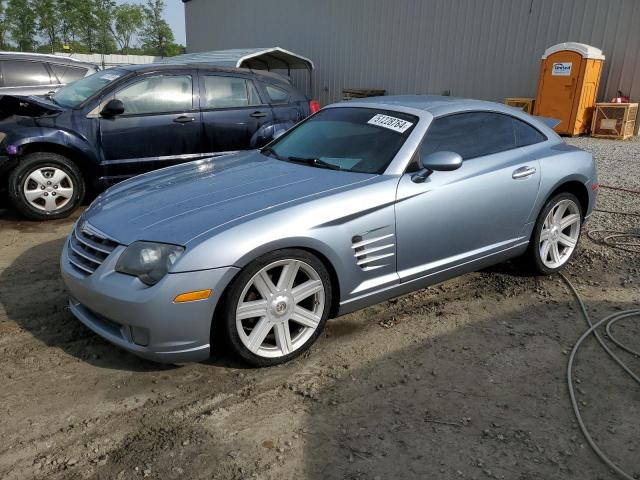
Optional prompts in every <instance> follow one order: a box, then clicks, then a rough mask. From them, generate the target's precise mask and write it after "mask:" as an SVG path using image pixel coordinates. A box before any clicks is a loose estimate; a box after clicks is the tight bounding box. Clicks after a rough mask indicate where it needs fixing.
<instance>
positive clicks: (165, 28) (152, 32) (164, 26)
mask: <svg viewBox="0 0 640 480" xmlns="http://www.w3.org/2000/svg"><path fill="white" fill-rule="evenodd" d="M164 5H165V3H164V0H147V3H146V4H145V5H143V6H142V9H143V12H144V27H143V28H142V32H141V38H142V45H143V48H144V50H146V51H148V52H149V53H152V54H155V55H160V56H163V57H167V56H170V55H171V53H172V51H171V50H172V45H174V43H173V32H172V31H171V27H169V24H168V23H167V22H166V21H165V20H164V19H163V18H162V11H163V10H164Z"/></svg>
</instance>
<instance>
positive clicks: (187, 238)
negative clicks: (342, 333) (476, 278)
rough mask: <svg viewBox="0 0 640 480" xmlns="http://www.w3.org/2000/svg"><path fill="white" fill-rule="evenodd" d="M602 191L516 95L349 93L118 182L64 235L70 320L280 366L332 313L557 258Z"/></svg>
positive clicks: (160, 351)
mask: <svg viewBox="0 0 640 480" xmlns="http://www.w3.org/2000/svg"><path fill="white" fill-rule="evenodd" d="M597 188H598V184H597V178H596V168H595V164H594V162H593V159H592V157H591V155H590V154H588V153H586V152H584V151H582V150H579V149H577V148H575V147H572V146H569V145H566V144H565V143H564V142H563V141H562V139H561V138H560V137H558V135H556V134H555V133H554V131H553V130H552V129H551V128H550V127H549V126H548V125H547V124H546V123H545V121H543V120H540V119H536V118H534V117H531V116H529V115H527V114H525V113H523V112H521V111H518V110H515V109H512V108H510V107H506V106H504V105H499V104H496V103H490V102H482V101H475V100H464V99H455V98H449V97H433V96H399V97H380V98H376V99H366V101H351V102H348V103H340V104H335V105H331V106H328V107H326V108H324V109H323V110H321V111H320V112H318V113H316V114H315V115H313V116H312V117H310V118H308V119H307V120H305V121H303V122H301V123H300V124H298V125H297V126H295V127H294V128H292V129H291V130H289V131H288V132H286V133H285V134H284V135H282V136H281V137H280V138H278V139H276V140H274V141H273V142H271V143H270V144H269V145H268V146H267V147H265V148H263V149H262V150H259V151H258V150H256V151H248V152H241V153H235V154H230V155H228V156H225V157H218V158H216V159H210V160H200V161H197V162H192V163H186V164H183V165H178V166H174V167H170V168H165V169H163V170H158V171H155V172H152V173H149V174H145V175H142V176H139V177H136V178H133V179H130V180H127V181H125V182H123V183H121V184H119V185H117V186H115V187H113V188H111V189H109V190H107V191H106V192H105V193H104V194H102V195H101V196H99V197H98V198H97V199H96V200H95V201H94V202H93V204H92V205H91V206H90V207H89V208H88V209H87V211H86V212H85V213H84V214H83V215H82V217H81V218H80V219H79V220H78V222H77V223H76V225H75V226H74V228H73V231H72V232H71V234H70V235H69V238H68V240H67V241H66V243H65V246H64V251H63V252H62V257H61V267H62V275H63V277H64V281H65V283H66V285H67V288H68V290H69V292H70V294H71V298H70V300H69V307H70V309H71V311H72V312H73V313H74V315H76V316H77V317H78V318H79V319H80V321H82V322H83V323H84V324H85V325H86V326H88V327H89V328H90V329H92V330H93V331H95V332H96V333H98V334H99V335H101V336H102V337H104V338H106V339H107V340H109V341H111V342H113V343H115V344H116V345H118V346H120V347H122V348H124V349H126V350H129V351H131V352H133V353H135V354H138V355H140V356H142V357H145V358H148V359H152V360H156V361H160V362H171V363H182V362H186V361H197V360H202V359H205V358H206V357H208V356H209V353H210V345H211V340H212V335H214V336H215V335H220V336H223V337H224V340H225V342H226V343H228V344H229V345H230V347H231V348H232V349H233V350H234V351H235V352H236V353H237V354H238V355H239V356H240V357H241V358H243V359H244V360H246V361H247V362H249V363H251V364H253V365H259V366H266V365H273V364H276V363H281V362H284V361H287V360H289V359H291V358H294V357H296V356H297V355H300V354H301V353H302V352H304V351H305V350H306V349H307V348H308V347H309V346H310V345H311V344H312V343H313V342H314V341H315V340H316V338H318V336H319V335H320V332H321V331H322V328H323V327H324V324H325V322H326V321H327V319H328V318H329V317H335V316H338V315H342V314H345V313H348V312H351V311H354V310H356V309H360V308H363V307H366V306H368V305H372V304H374V303H378V302H381V301H383V300H386V299H389V298H392V297H395V296H398V295H402V294H405V293H407V292H410V291H413V290H416V289H420V288H423V287H425V286H427V285H431V284H434V283H437V282H442V281H443V280H446V279H448V278H451V277H454V276H457V275H461V274H463V273H465V272H469V271H472V270H477V269H480V268H483V267H486V266H488V265H491V264H495V263H497V262H502V261H504V260H507V259H510V258H514V257H520V258H519V260H523V261H522V262H521V263H522V265H523V266H524V267H526V268H528V269H529V270H530V271H531V272H532V273H538V274H549V273H552V272H555V271H557V270H558V269H560V268H561V267H562V266H563V265H565V264H566V263H567V262H568V261H569V259H570V258H571V256H572V255H573V253H574V251H575V248H576V244H577V242H578V238H579V236H580V229H581V226H582V224H583V223H584V221H585V220H586V219H587V218H588V216H589V215H590V213H591V211H592V209H593V206H594V201H595V192H596V190H597ZM218 327H219V328H218Z"/></svg>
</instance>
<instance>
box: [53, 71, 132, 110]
mask: <svg viewBox="0 0 640 480" xmlns="http://www.w3.org/2000/svg"><path fill="white" fill-rule="evenodd" d="M126 73H127V71H126V70H123V69H120V68H110V69H108V70H102V71H100V72H97V73H94V74H93V75H89V76H88V77H85V78H83V79H81V80H78V81H77V82H73V83H70V84H69V85H66V86H64V87H62V88H61V89H60V90H58V91H57V92H56V93H54V94H53V95H52V96H51V99H52V100H53V101H54V102H55V103H57V104H58V105H62V106H63V107H70V108H75V107H77V106H78V105H80V104H81V103H82V102H84V101H85V100H86V99H87V98H89V97H91V96H93V95H95V94H96V93H97V92H98V91H100V90H102V89H103V88H104V87H106V86H107V85H109V84H110V83H112V82H115V81H116V80H117V79H118V78H120V77H122V76H123V75H125V74H126Z"/></svg>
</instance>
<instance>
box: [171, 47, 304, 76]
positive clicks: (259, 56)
mask: <svg viewBox="0 0 640 480" xmlns="http://www.w3.org/2000/svg"><path fill="white" fill-rule="evenodd" d="M164 61H165V62H167V63H208V64H210V65H218V66H220V67H237V68H252V69H256V70H287V72H288V74H291V70H296V69H299V70H308V71H309V72H310V71H311V70H313V62H312V61H311V60H309V59H308V58H306V57H303V56H302V55H298V54H297V53H293V52H290V51H289V50H285V49H284V48H281V47H270V48H234V49H230V50H212V51H209V52H197V53H185V54H183V55H176V56H175V57H170V58H166V59H165V60H164Z"/></svg>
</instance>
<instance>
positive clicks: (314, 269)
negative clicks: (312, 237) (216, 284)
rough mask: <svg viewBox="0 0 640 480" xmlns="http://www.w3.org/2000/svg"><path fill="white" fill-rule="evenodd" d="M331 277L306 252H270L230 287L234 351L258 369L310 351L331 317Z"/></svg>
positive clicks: (227, 312) (227, 319)
mask: <svg viewBox="0 0 640 480" xmlns="http://www.w3.org/2000/svg"><path fill="white" fill-rule="evenodd" d="M331 294H332V291H331V279H330V276H329V272H328V271H327V269H326V267H325V266H324V264H323V263H322V262H321V261H320V260H319V259H318V258H317V257H316V256H314V255H312V254H310V253H309V252H306V251H304V250H298V249H284V250H277V251H275V252H271V253H268V254H266V255H263V256H262V257H260V258H258V259H256V260H254V261H253V262H251V263H250V264H249V265H247V266H246V267H245V268H244V269H243V270H242V271H241V272H240V274H239V275H238V276H237V277H236V278H235V279H234V281H233V282H232V283H231V285H230V286H229V288H228V290H227V292H226V294H225V299H224V306H223V320H224V325H225V330H226V336H227V340H228V342H229V345H230V346H231V348H232V350H233V351H234V352H235V353H236V354H237V355H238V356H240V357H241V358H242V359H243V360H244V361H246V362H247V363H250V364H251V365H254V366H257V367H266V366H272V365H277V364H279V363H284V362H287V361H289V360H291V359H293V358H295V357H297V356H299V355H301V354H302V353H303V352H304V351H306V350H307V349H308V348H309V347H310V346H311V345H312V344H313V343H314V342H315V341H316V339H317V338H318V336H319V335H320V333H321V332H322V329H323V328H324V325H325V323H326V321H327V318H328V317H329V311H330V306H331Z"/></svg>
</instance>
